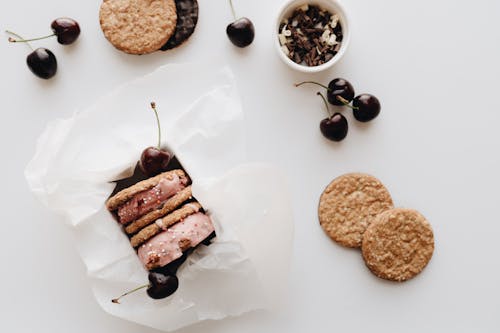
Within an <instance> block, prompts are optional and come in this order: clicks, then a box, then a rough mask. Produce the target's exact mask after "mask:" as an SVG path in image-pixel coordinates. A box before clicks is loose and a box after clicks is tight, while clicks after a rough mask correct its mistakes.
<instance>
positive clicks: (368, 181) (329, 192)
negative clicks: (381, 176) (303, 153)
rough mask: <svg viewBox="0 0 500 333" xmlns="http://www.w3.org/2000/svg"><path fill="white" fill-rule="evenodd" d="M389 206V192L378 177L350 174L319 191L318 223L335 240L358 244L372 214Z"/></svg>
mask: <svg viewBox="0 0 500 333" xmlns="http://www.w3.org/2000/svg"><path fill="white" fill-rule="evenodd" d="M390 208H393V203H392V199H391V195H390V194H389V192H388V191H387V189H386V188H385V187H384V185H383V184H382V183H381V182H380V181H379V180H378V179H377V178H375V177H373V176H370V175H367V174H362V173H349V174H345V175H342V176H340V177H338V178H336V179H334V180H333V181H332V182H331V183H330V184H329V185H328V186H327V187H326V189H325V191H324V192H323V194H321V197H320V201H319V207H318V216H319V223H320V225H321V227H322V228H323V230H324V231H325V232H326V233H327V234H328V236H330V238H332V239H333V240H334V241H336V242H338V243H340V244H341V245H344V246H347V247H360V246H361V240H362V236H363V233H364V232H365V230H366V228H367V227H368V225H370V223H371V222H372V220H373V219H374V217H375V216H377V215H378V214H380V213H381V212H383V211H385V210H387V209H390Z"/></svg>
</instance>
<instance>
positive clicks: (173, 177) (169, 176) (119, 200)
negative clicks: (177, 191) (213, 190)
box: [106, 169, 189, 211]
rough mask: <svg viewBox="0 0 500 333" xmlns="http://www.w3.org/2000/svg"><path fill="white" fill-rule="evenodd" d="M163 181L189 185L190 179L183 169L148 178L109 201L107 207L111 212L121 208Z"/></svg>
mask: <svg viewBox="0 0 500 333" xmlns="http://www.w3.org/2000/svg"><path fill="white" fill-rule="evenodd" d="M162 180H165V181H167V182H173V181H179V182H181V183H183V184H187V183H188V182H189V179H188V177H187V175H186V173H185V172H184V171H182V170H181V169H176V170H171V171H167V172H163V173H161V174H159V175H157V176H155V177H152V178H148V179H146V180H143V181H141V182H138V183H136V184H135V185H132V186H130V187H128V188H126V189H124V190H122V191H120V192H118V193H116V194H115V195H114V196H112V197H111V198H109V199H108V201H107V202H106V207H107V208H108V210H110V211H114V210H116V209H118V208H119V207H120V206H122V205H123V204H125V203H126V202H127V201H129V200H130V199H132V198H133V197H134V196H135V195H136V194H138V193H141V192H143V191H147V190H150V189H152V188H153V187H155V186H157V185H158V184H159V183H160V182H161V181H162Z"/></svg>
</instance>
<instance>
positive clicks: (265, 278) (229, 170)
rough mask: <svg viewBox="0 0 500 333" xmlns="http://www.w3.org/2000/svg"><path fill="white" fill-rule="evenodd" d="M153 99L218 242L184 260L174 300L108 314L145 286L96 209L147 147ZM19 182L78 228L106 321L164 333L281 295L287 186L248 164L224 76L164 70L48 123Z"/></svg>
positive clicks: (109, 222)
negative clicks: (125, 322) (115, 300)
mask: <svg viewBox="0 0 500 333" xmlns="http://www.w3.org/2000/svg"><path fill="white" fill-rule="evenodd" d="M151 101H155V102H156V104H157V108H158V111H159V113H160V119H161V123H162V131H163V140H162V142H163V144H164V145H166V146H168V147H169V148H170V149H171V150H172V151H173V152H174V153H175V154H176V156H177V157H178V159H179V160H180V161H181V163H182V164H183V166H184V168H185V169H186V171H187V172H188V173H189V174H190V176H191V178H192V180H193V194H194V196H195V197H196V198H197V199H198V200H199V201H200V202H201V203H202V205H203V206H204V207H205V208H206V209H207V210H208V211H209V212H210V214H211V217H212V219H213V220H214V223H215V225H216V232H217V238H216V241H215V242H214V243H213V244H212V245H210V246H208V247H206V246H201V247H199V249H198V250H197V251H195V252H194V253H193V254H192V255H191V256H189V257H188V260H187V261H186V262H185V263H184V264H183V266H182V267H181V268H180V270H179V272H178V277H179V281H180V286H179V289H178V290H177V291H176V293H174V294H173V295H172V296H171V297H168V298H166V299H164V300H159V301H155V300H152V299H150V298H149V297H148V296H147V295H146V293H145V292H144V291H142V292H138V293H135V294H132V295H130V296H128V297H127V298H124V299H123V300H122V303H121V304H114V303H111V299H112V298H114V297H116V296H118V295H120V294H121V293H123V292H124V291H127V290H129V289H132V288H134V287H136V286H138V285H141V284H144V283H146V282H147V272H146V271H145V270H144V268H143V267H142V266H141V264H140V262H139V260H138V258H137V256H136V254H135V252H134V250H133V249H132V248H131V246H130V244H129V242H128V239H127V237H126V236H125V234H124V233H123V232H122V230H121V228H120V226H119V225H118V224H117V222H116V221H115V220H114V219H113V217H112V216H111V214H110V213H109V212H108V211H107V210H106V209H105V207H104V202H105V201H106V199H107V198H108V197H109V195H110V193H111V192H112V191H113V188H114V184H112V183H110V181H112V180H116V179H120V178H124V177H127V176H130V175H131V174H132V171H133V167H134V166H135V163H136V162H137V160H138V157H139V156H140V153H141V152H142V150H143V149H144V148H145V147H147V146H151V145H155V142H156V127H155V126H156V125H155V120H154V115H153V114H152V111H151V110H149V103H150V102H151ZM25 174H26V179H27V181H28V183H29V186H30V188H31V189H32V191H33V192H34V193H35V194H36V196H37V197H38V198H39V199H40V200H41V201H42V202H43V203H44V204H45V205H46V206H48V207H49V208H50V209H51V210H53V211H55V212H57V213H60V214H63V215H64V216H65V218H66V220H67V221H68V223H70V224H71V225H72V226H73V227H74V230H75V232H76V235H77V246H78V249H79V252H80V254H81V257H82V259H83V261H84V262H85V264H86V266H87V269H88V275H89V278H90V280H91V285H92V288H93V291H94V294H95V297H96V299H97V301H98V303H99V304H100V305H101V307H102V308H103V309H104V310H105V311H107V312H109V313H110V314H113V315H116V316H118V317H122V318H124V319H127V320H131V321H134V322H137V323H141V324H144V325H147V326H151V327H154V328H157V329H161V330H165V331H171V330H174V329H178V328H181V327H184V326H186V325H189V324H193V323H196V322H199V321H202V320H207V319H212V320H217V319H222V318H225V317H227V316H234V315H239V314H242V313H245V312H248V311H251V310H255V309H272V308H274V307H276V306H279V304H280V303H281V301H282V300H283V298H284V297H285V295H286V287H287V275H288V269H289V263H290V256H291V251H292V240H293V220H292V218H293V217H292V210H291V205H290V200H289V195H288V191H287V184H286V182H285V180H284V179H283V178H282V176H281V174H280V172H279V170H276V169H275V168H274V167H272V166H268V165H262V164H248V163H246V157H245V135H244V126H243V112H242V110H241V105H240V101H239V98H238V95H237V91H236V87H235V84H234V79H233V76H232V73H231V71H230V70H229V69H228V68H210V67H207V66H204V65H192V64H190V65H168V66H164V67H161V68H159V69H157V70H156V71H155V72H153V73H151V74H149V75H146V76H144V77H142V78H140V79H137V80H135V81H132V82H130V83H127V84H125V85H123V86H121V87H119V88H118V89H116V90H115V91H113V92H112V93H110V94H109V95H107V96H105V97H104V98H102V99H100V100H99V101H98V102H97V103H96V104H94V105H93V106H91V107H90V108H88V109H86V110H84V111H82V112H76V113H75V115H74V116H73V117H71V118H70V119H65V120H56V121H53V122H51V123H49V125H48V126H47V128H46V129H45V131H44V132H43V134H42V135H41V137H40V138H39V140H38V144H37V149H36V154H35V156H34V157H33V159H32V161H31V162H30V163H29V164H28V166H27V168H26V171H25Z"/></svg>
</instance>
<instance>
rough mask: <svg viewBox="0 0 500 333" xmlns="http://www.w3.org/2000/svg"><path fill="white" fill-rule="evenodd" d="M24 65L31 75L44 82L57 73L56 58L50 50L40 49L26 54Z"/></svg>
mask: <svg viewBox="0 0 500 333" xmlns="http://www.w3.org/2000/svg"><path fill="white" fill-rule="evenodd" d="M26 63H27V64H28V67H29V69H30V70H31V71H32V72H33V74H35V75H36V76H38V77H39V78H42V79H45V80H47V79H50V78H51V77H53V76H54V75H56V73H57V59H56V56H55V55H54V53H52V52H51V51H50V50H48V49H45V48H42V47H40V48H38V49H36V50H34V51H33V52H31V53H30V54H28V57H27V58H26Z"/></svg>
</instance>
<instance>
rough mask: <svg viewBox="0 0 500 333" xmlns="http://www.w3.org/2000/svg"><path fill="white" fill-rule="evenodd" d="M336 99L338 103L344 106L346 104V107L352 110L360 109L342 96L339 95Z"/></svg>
mask: <svg viewBox="0 0 500 333" xmlns="http://www.w3.org/2000/svg"><path fill="white" fill-rule="evenodd" d="M335 98H336V99H337V101H339V102H341V103H342V104H344V106H347V107H348V108H351V109H353V110H358V109H359V108H358V107H356V106H352V105H351V104H349V101H348V100H347V99H345V98H344V97H342V96H339V95H337V96H335Z"/></svg>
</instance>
